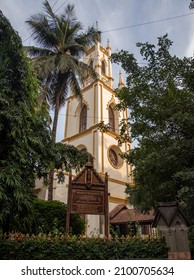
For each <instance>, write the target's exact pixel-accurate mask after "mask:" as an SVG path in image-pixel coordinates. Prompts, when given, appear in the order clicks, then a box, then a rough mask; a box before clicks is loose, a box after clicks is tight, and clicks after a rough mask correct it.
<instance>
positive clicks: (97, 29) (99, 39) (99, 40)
mask: <svg viewBox="0 0 194 280" xmlns="http://www.w3.org/2000/svg"><path fill="white" fill-rule="evenodd" d="M96 31H97V32H98V33H99V38H98V42H100V43H101V32H100V31H99V28H98V21H96Z"/></svg>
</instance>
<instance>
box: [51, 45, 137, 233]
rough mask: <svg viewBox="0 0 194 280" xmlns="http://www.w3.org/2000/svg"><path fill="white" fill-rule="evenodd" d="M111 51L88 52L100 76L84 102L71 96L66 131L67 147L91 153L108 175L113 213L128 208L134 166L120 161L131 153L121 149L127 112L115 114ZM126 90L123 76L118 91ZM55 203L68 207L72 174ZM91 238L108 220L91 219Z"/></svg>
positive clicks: (88, 83) (57, 191) (56, 193)
mask: <svg viewBox="0 0 194 280" xmlns="http://www.w3.org/2000/svg"><path fill="white" fill-rule="evenodd" d="M110 55H111V47H110V44H109V41H108V42H107V46H106V48H104V47H103V46H102V45H101V43H100V42H98V43H97V44H96V45H95V46H93V47H92V48H90V49H89V50H88V51H87V54H86V56H85V57H84V62H85V63H87V64H88V65H90V66H91V67H93V69H95V71H96V73H97V78H96V79H95V80H92V79H91V80H87V81H86V82H85V85H84V87H83V89H82V95H83V98H82V100H78V99H77V98H76V97H75V96H73V95H70V96H69V98H68V99H67V101H66V114H65V117H66V119H65V129H64V139H63V141H62V142H63V143H66V144H70V145H73V146H75V147H77V148H78V149H79V150H83V151H87V152H89V153H90V154H91V155H92V156H93V158H94V168H95V169H96V171H97V172H98V173H99V174H100V176H101V177H102V178H104V176H105V173H107V174H108V192H109V212H110V211H112V210H113V209H114V208H115V207H116V206H117V205H119V204H123V205H127V199H126V196H125V188H126V183H128V184H130V183H132V182H131V177H130V172H131V166H129V165H127V164H126V162H125V161H124V160H123V159H122V158H121V157H120V153H121V152H126V151H127V150H129V149H130V143H128V142H126V143H124V144H123V145H122V146H118V140H117V139H116V138H117V137H118V136H119V123H120V121H121V120H122V119H127V117H128V113H127V110H124V111H122V112H120V111H117V110H115V105H116V104H117V103H118V100H117V98H116V96H115V90H114V88H113V81H114V79H113V77H112V64H111V61H110ZM122 86H124V83H123V80H122V76H121V73H120V74H119V84H118V87H122ZM100 122H104V124H109V130H108V131H107V132H104V131H102V130H100V129H99V123H100ZM54 186H55V187H54V199H55V200H60V201H63V202H65V203H67V193H68V174H67V175H66V179H65V184H58V183H57V182H56V181H55V184H54ZM84 218H85V220H86V222H87V234H88V235H91V234H94V233H100V234H103V233H104V227H103V225H104V220H103V217H101V216H96V215H95V216H94V215H87V216H85V217H84Z"/></svg>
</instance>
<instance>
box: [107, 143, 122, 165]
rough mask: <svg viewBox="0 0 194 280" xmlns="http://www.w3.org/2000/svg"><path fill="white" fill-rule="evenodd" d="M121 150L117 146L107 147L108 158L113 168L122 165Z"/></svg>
mask: <svg viewBox="0 0 194 280" xmlns="http://www.w3.org/2000/svg"><path fill="white" fill-rule="evenodd" d="M120 153H121V151H120V149H119V148H118V147H117V146H111V147H110V148H109V149H108V160H109V162H110V164H111V165H112V166H113V167H114V168H120V167H121V166H122V165H123V159H122V158H121V157H120V155H119V154H120Z"/></svg>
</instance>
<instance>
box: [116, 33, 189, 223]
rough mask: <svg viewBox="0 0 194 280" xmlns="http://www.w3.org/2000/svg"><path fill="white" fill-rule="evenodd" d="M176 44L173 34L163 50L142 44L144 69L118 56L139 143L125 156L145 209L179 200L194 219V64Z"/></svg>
mask: <svg viewBox="0 0 194 280" xmlns="http://www.w3.org/2000/svg"><path fill="white" fill-rule="evenodd" d="M171 45H172V42H171V41H170V40H169V39H168V36H167V35H165V36H163V37H159V38H158V44H157V46H155V45H152V44H149V43H145V44H142V43H138V44H137V46H138V47H139V48H140V54H141V55H142V58H143V60H144V63H143V64H141V65H139V64H138V62H137V60H136V59H135V58H134V56H133V54H130V53H128V52H127V51H123V50H122V51H120V52H119V53H117V54H113V61H114V62H116V63H121V65H122V67H123V69H124V70H125V71H126V74H127V79H126V87H124V88H122V89H121V90H118V92H117V96H118V98H119V99H120V104H119V108H120V109H122V108H128V109H129V112H130V116H129V119H128V120H127V121H128V125H130V129H131V138H132V140H133V141H134V140H137V145H136V146H135V147H134V149H132V150H130V151H128V153H126V154H123V157H124V158H125V159H126V161H127V162H128V163H131V164H132V165H133V167H134V170H133V178H134V185H135V186H134V187H132V188H130V187H128V188H127V194H128V195H129V197H130V198H129V199H130V202H131V203H132V204H133V205H134V206H137V207H139V208H140V209H141V210H142V211H147V210H148V209H150V208H151V207H154V205H155V202H159V201H174V200H176V201H178V202H179V205H180V206H181V207H182V209H184V211H185V212H186V213H187V215H188V216H189V217H190V218H192V219H193V221H194V82H193V81H194V71H193V69H194V60H193V58H183V59H180V58H178V57H176V56H173V55H171V54H170V47H171ZM125 121H126V120H125ZM123 124H125V125H126V123H125V122H123ZM125 128H126V127H125V126H123V130H122V136H124V135H125Z"/></svg>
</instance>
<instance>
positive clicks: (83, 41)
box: [76, 26, 101, 47]
mask: <svg viewBox="0 0 194 280" xmlns="http://www.w3.org/2000/svg"><path fill="white" fill-rule="evenodd" d="M100 34H101V32H100V31H99V30H97V29H96V28H95V27H93V26H90V27H88V29H87V30H86V31H85V32H82V33H80V34H79V35H78V36H77V38H76V42H77V43H78V44H80V45H83V46H85V47H91V46H92V45H93V44H94V43H96V42H97V41H99V40H100Z"/></svg>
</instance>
